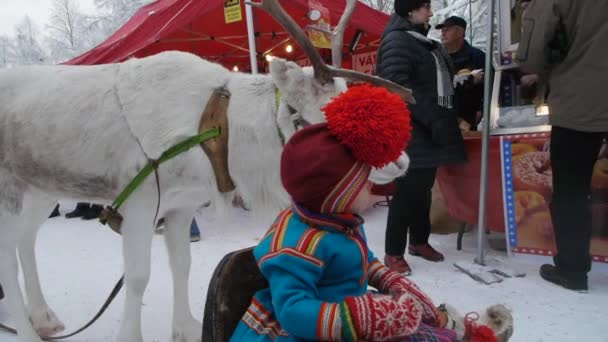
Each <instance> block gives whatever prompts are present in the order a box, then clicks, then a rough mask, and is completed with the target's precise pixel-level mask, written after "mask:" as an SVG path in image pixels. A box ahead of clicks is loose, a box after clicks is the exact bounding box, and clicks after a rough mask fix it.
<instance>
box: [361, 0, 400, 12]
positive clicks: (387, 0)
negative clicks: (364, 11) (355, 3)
mask: <svg viewBox="0 0 608 342" xmlns="http://www.w3.org/2000/svg"><path fill="white" fill-rule="evenodd" d="M360 1H361V2H362V3H364V4H366V5H369V6H370V7H372V8H374V9H377V10H378V11H382V12H384V13H391V12H392V11H393V3H394V0H360Z"/></svg>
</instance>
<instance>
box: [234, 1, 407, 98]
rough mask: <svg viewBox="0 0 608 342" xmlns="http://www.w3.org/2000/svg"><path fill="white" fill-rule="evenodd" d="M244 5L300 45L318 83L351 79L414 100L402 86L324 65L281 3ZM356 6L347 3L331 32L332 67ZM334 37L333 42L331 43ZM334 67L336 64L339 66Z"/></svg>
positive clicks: (360, 73) (340, 58) (340, 51)
mask: <svg viewBox="0 0 608 342" xmlns="http://www.w3.org/2000/svg"><path fill="white" fill-rule="evenodd" d="M245 3H246V4H250V5H251V6H255V7H259V8H261V9H263V10H264V11H266V12H267V13H268V14H269V15H270V16H271V17H273V18H274V20H276V21H277V22H278V23H279V24H280V25H281V26H283V28H284V29H285V31H287V33H289V34H290V35H291V36H292V37H293V39H294V40H295V41H296V42H297V43H298V45H300V47H301V48H302V51H304V53H305V54H306V56H308V58H309V59H310V61H311V64H312V67H313V70H314V72H315V78H316V79H317V80H318V81H319V82H321V83H322V84H325V83H329V82H333V77H345V78H349V79H351V80H359V81H364V82H369V83H371V84H373V85H377V86H381V87H385V88H386V89H388V90H389V91H391V92H393V93H395V94H398V95H399V96H401V98H402V99H403V100H405V101H407V102H410V103H415V102H416V101H415V100H414V97H413V96H412V91H411V90H410V89H407V88H405V87H402V86H400V85H398V84H396V83H393V82H391V81H389V80H385V79H383V78H380V77H376V76H371V75H368V74H365V73H362V72H357V71H353V70H346V69H341V68H339V67H331V66H328V65H327V64H325V62H324V61H323V58H321V55H320V54H319V52H318V51H317V49H316V48H315V47H314V45H312V42H311V41H310V39H308V37H307V36H306V33H305V32H304V30H302V28H301V27H300V26H299V25H298V24H297V23H296V22H295V20H293V18H292V17H291V16H290V15H289V14H287V12H285V10H284V9H283V7H281V4H279V1H278V0H261V1H260V2H250V1H246V2H245ZM356 4H357V0H347V5H346V9H345V11H344V13H343V14H342V18H340V21H339V23H338V26H336V28H335V30H334V31H333V33H332V35H333V37H332V58H336V57H333V56H335V53H336V51H337V50H339V53H340V55H339V56H338V58H336V59H335V60H334V64H337V62H338V61H340V63H339V64H341V60H342V57H341V56H342V42H343V40H344V31H345V30H346V25H347V24H348V21H349V20H350V17H351V16H352V14H353V12H354V10H355V6H356ZM334 38H335V42H334ZM339 64H338V65H339Z"/></svg>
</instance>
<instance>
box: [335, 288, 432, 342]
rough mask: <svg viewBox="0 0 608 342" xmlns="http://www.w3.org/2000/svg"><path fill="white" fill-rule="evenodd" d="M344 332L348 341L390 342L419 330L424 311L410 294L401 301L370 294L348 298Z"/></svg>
mask: <svg viewBox="0 0 608 342" xmlns="http://www.w3.org/2000/svg"><path fill="white" fill-rule="evenodd" d="M341 309H342V310H341V314H342V331H343V337H344V340H347V341H358V340H366V341H387V340H393V339H395V338H400V337H405V336H408V335H411V334H413V333H414V332H416V331H417V330H418V327H419V326H420V322H421V320H422V308H421V307H420V304H419V303H418V301H417V300H416V299H415V298H414V297H412V296H410V295H409V294H402V295H400V296H397V297H393V296H388V295H382V294H374V293H367V294H364V295H362V296H357V297H348V298H346V299H345V300H344V302H343V303H342V305H341Z"/></svg>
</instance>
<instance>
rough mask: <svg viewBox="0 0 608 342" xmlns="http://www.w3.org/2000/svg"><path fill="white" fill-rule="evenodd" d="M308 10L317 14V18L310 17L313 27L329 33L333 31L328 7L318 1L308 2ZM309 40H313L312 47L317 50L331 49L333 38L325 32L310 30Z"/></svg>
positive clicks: (310, 0)
mask: <svg viewBox="0 0 608 342" xmlns="http://www.w3.org/2000/svg"><path fill="white" fill-rule="evenodd" d="M308 9H309V10H310V13H315V14H316V16H310V17H311V25H313V26H316V27H318V28H321V29H324V30H327V31H330V30H331V26H330V25H331V19H330V16H329V9H327V7H325V6H323V4H322V3H320V2H318V1H316V0H308ZM308 38H309V39H310V40H311V42H312V45H314V46H315V47H317V48H320V49H331V37H330V36H329V35H328V34H326V33H324V32H321V31H317V30H315V29H308Z"/></svg>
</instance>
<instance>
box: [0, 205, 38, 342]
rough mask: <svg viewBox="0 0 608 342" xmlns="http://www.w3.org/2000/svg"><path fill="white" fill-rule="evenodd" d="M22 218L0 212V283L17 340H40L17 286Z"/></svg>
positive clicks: (28, 341) (24, 341) (35, 341)
mask: <svg viewBox="0 0 608 342" xmlns="http://www.w3.org/2000/svg"><path fill="white" fill-rule="evenodd" d="M0 201H1V199H0ZM22 221H23V220H22V218H21V217H19V216H16V215H14V216H13V215H6V214H4V213H0V284H2V288H3V289H4V293H5V295H6V298H5V300H6V301H7V304H8V307H9V312H10V313H11V315H12V316H13V319H14V320H15V323H16V327H17V331H18V336H17V341H18V342H42V340H41V339H40V337H39V336H38V334H36V332H35V331H34V328H33V327H32V324H31V323H30V321H29V317H28V315H27V311H26V309H25V303H24V301H23V295H22V293H21V288H20V287H19V280H18V277H19V275H18V270H19V266H18V263H17V242H18V241H19V236H20V235H21V233H22V232H23V230H21V228H22V227H21V225H22V224H23V223H22Z"/></svg>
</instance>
